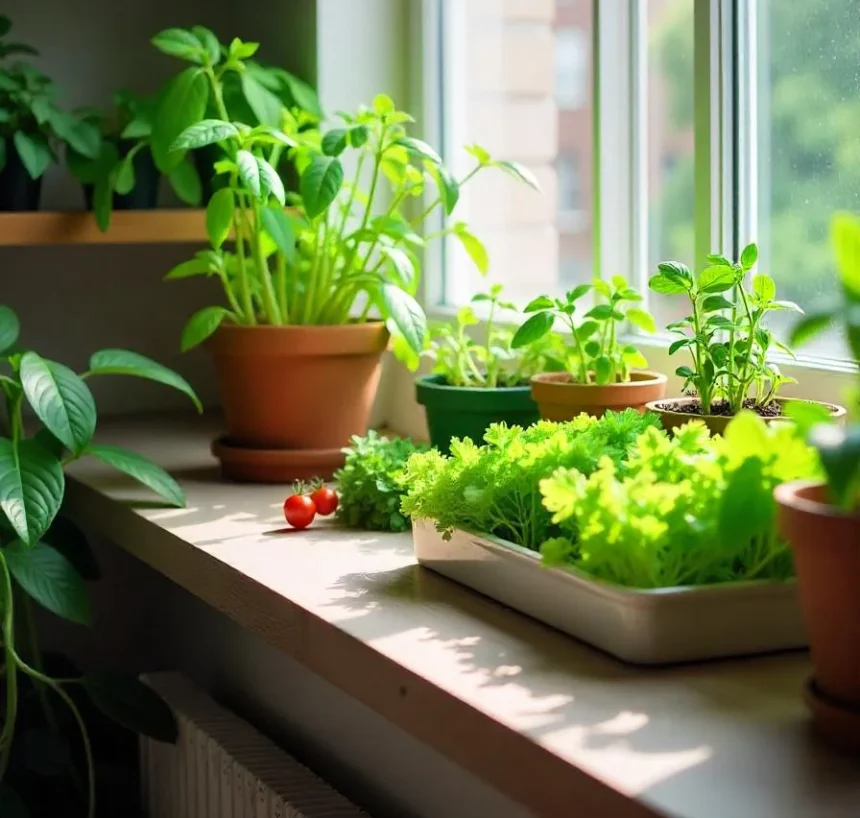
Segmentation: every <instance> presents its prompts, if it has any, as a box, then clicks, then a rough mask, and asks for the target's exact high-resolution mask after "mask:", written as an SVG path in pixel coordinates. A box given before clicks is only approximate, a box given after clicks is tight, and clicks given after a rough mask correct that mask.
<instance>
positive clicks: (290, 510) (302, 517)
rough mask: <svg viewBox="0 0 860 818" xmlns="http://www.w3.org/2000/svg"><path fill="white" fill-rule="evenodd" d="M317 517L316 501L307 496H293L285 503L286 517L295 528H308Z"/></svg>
mask: <svg viewBox="0 0 860 818" xmlns="http://www.w3.org/2000/svg"><path fill="white" fill-rule="evenodd" d="M316 515H317V508H316V506H315V505H314V501H313V500H311V498H310V497H308V496H307V495H306V494H291V495H290V496H289V497H287V499H286V501H285V502H284V517H286V518H287V522H288V523H289V524H290V525H291V526H292V527H293V528H307V527H308V526H309V525H310V524H311V523H312V522H313V521H314V517H316Z"/></svg>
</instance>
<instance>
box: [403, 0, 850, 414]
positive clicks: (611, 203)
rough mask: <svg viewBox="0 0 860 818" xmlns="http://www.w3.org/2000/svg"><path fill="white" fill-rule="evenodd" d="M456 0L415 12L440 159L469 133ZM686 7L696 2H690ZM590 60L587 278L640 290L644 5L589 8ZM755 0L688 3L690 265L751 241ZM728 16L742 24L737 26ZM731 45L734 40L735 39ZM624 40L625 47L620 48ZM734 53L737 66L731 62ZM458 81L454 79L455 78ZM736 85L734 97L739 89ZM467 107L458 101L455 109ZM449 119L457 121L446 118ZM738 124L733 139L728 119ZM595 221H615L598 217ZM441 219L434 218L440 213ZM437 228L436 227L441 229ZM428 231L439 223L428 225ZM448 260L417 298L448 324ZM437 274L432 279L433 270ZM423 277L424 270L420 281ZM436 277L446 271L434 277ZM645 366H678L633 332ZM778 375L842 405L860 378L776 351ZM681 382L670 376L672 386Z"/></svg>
mask: <svg viewBox="0 0 860 818" xmlns="http://www.w3.org/2000/svg"><path fill="white" fill-rule="evenodd" d="M463 2H464V0H421V2H420V3H415V4H414V7H415V8H416V9H417V11H416V12H414V14H413V21H414V24H413V35H414V38H415V39H414V40H413V42H414V44H415V47H414V49H412V50H411V54H412V55H413V56H412V59H413V60H414V55H415V54H421V55H422V56H421V69H420V71H419V72H418V73H419V77H420V80H419V81H418V82H417V84H416V85H415V90H416V94H417V96H416V100H420V110H421V113H422V115H421V122H422V123H423V126H424V132H425V136H426V138H427V139H428V140H430V141H431V143H432V144H438V145H440V146H441V147H442V153H443V155H445V156H451V155H452V151H456V150H460V149H461V148H462V144H464V143H465V142H467V141H468V135H467V134H457V133H452V132H451V128H450V127H447V128H446V127H445V125H446V124H449V125H450V124H451V123H446V115H447V112H449V111H450V110H452V104H451V101H450V98H449V99H446V100H443V90H442V89H443V86H444V87H445V88H446V89H449V93H450V89H456V88H458V87H460V88H462V86H463V83H462V77H463V71H465V70H466V66H465V65H461V64H459V60H461V59H462V55H463V54H464V53H466V52H465V48H466V47H467V46H466V44H465V43H464V44H460V45H459V46H458V45H457V44H456V43H454V47H453V48H449V49H448V50H447V53H445V54H444V55H443V54H442V42H443V40H445V39H447V38H456V37H457V36H458V28H457V27H456V26H454V25H451V24H450V15H447V16H446V15H442V14H441V13H440V10H441V8H442V6H443V4H449V5H450V6H456V4H458V3H459V4H462V3H463ZM691 2H692V0H691ZM592 3H593V20H594V32H593V37H594V41H593V54H594V61H595V64H594V70H593V77H594V88H593V94H594V104H593V110H594V123H593V128H594V162H595V166H594V169H593V173H594V185H593V189H594V194H593V196H594V200H593V212H594V215H593V219H594V252H593V263H594V269H595V271H600V270H631V271H633V273H632V275H631V278H632V279H633V280H634V281H635V283H636V285H637V286H638V287H639V288H641V289H643V290H644V289H647V278H648V275H649V270H648V267H647V190H646V187H645V186H646V184H647V180H646V173H645V168H647V161H646V159H647V142H646V139H647V128H645V127H642V125H644V117H645V115H646V111H647V70H646V54H645V49H644V48H642V47H641V46H642V43H643V42H644V40H643V38H642V36H640V35H641V32H642V28H643V26H645V25H646V23H647V21H646V19H645V15H646V8H647V7H646V5H645V3H644V2H642V0H592ZM756 5H757V4H756V0H696V3H695V20H694V29H695V58H694V66H695V82H696V87H695V98H696V105H695V115H694V128H695V144H696V148H695V151H696V154H695V230H696V247H695V254H696V259H695V262H696V264H697V265H700V264H701V263H702V261H703V260H704V256H705V255H706V254H707V253H710V252H723V253H726V254H727V255H730V256H732V257H736V256H737V253H738V252H739V248H740V247H742V246H743V244H745V243H746V242H747V241H749V240H750V239H751V238H752V237H753V236H755V235H756V228H757V224H756V222H757V218H758V203H757V196H758V191H757V175H756V171H757V168H756V162H757V156H758V150H757V143H756V140H757V138H758V134H757V129H756V127H755V126H754V124H753V123H754V121H755V120H754V117H753V116H752V114H753V112H754V111H755V107H756V104H757V93H758V91H757V78H756V57H757V55H756V43H757V36H756V32H757V28H756V26H757V23H758V20H757V15H756ZM735 15H741V17H742V19H740V20H739V21H737V24H736V21H735ZM736 37H737V40H736V39H735V38H736ZM623 43H627V44H628V47H627V48H626V49H625V48H623V47H622V44H623ZM735 54H737V55H738V59H737V60H735V57H734V55H735ZM457 77H459V78H460V82H459V83H458V82H455V81H454V78H457ZM735 89H738V93H737V94H736V93H735ZM463 104H464V101H463V100H462V99H460V100H459V101H458V100H457V99H455V100H454V103H453V110H454V111H456V110H457V108H458V107H459V106H460V105H463ZM447 118H448V119H450V120H453V121H454V122H456V119H457V117H456V115H454V116H450V117H447ZM735 121H737V122H738V123H739V125H738V127H739V128H741V130H740V133H739V138H738V139H736V138H735V129H734V122H735ZM603 213H610V214H612V216H611V218H607V219H603V218H601V215H602V214H603ZM438 218H439V220H440V222H441V216H439V217H438ZM437 226H438V225H437ZM428 228H429V229H436V227H435V226H433V225H430V226H428ZM447 256H448V253H447V250H446V248H445V247H444V246H439V245H435V246H431V247H429V248H428V250H427V251H426V255H425V275H424V276H423V286H422V293H421V296H422V298H423V302H424V304H425V306H426V308H427V311H428V314H429V315H430V317H431V318H450V317H451V315H452V314H453V313H454V312H455V308H454V307H452V306H450V305H447V304H446V303H445V296H446V289H447V288H446V282H445V275H444V270H445V269H446V268H447V267H448V264H446V262H447V261H448V259H447ZM437 271H438V272H437ZM428 273H429V274H428ZM440 273H442V274H440ZM629 339H630V340H631V341H633V342H634V343H636V344H637V345H638V346H639V347H640V348H641V349H642V351H643V352H644V354H645V355H646V357H647V358H648V360H649V364H650V366H651V367H652V368H654V369H657V370H659V371H662V372H666V373H672V372H674V370H675V369H676V367H678V366H679V365H681V364H682V363H683V362H682V361H681V360H680V359H679V358H678V357H677V356H676V357H674V358H670V357H669V355H668V341H667V340H666V338H665V337H663V338H654V337H649V336H644V335H641V334H631V335H630V336H629ZM774 360H775V361H777V362H778V363H779V365H780V367H781V369H782V371H783V372H784V373H785V374H786V375H790V376H792V377H794V378H796V379H797V380H798V381H799V384H798V385H797V386H794V385H790V386H787V387H785V388H784V390H783V391H782V393H783V394H785V395H787V396H791V395H794V396H803V397H806V398H810V399H814V400H825V401H832V402H840V401H844V396H845V393H846V391H847V389H848V388H849V387H850V385H851V384H852V382H853V380H854V379H855V378H856V372H857V367H856V366H855V365H854V364H852V363H851V362H849V361H841V360H837V359H828V358H820V357H811V356H803V355H802V354H799V355H798V360H796V361H794V360H792V359H791V358H789V357H788V356H782V355H775V356H774ZM680 386H681V382H680V379H676V380H674V381H672V380H671V379H670V387H669V388H670V390H673V389H674V390H676V391H677V390H679V389H680Z"/></svg>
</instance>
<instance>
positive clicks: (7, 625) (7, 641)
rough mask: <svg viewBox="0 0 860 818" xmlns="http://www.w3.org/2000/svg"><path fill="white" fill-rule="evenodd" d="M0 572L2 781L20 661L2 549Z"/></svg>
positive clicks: (9, 749)
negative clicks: (3, 695)
mask: <svg viewBox="0 0 860 818" xmlns="http://www.w3.org/2000/svg"><path fill="white" fill-rule="evenodd" d="M0 572H2V574H3V576H2V581H3V595H4V605H3V653H4V664H5V667H6V713H5V716H4V719H3V730H2V732H0V781H2V780H3V778H5V776H6V771H7V770H8V769H9V757H10V755H11V752H12V742H13V740H14V738H15V722H16V720H17V718H18V662H17V659H16V656H15V647H14V645H15V614H14V610H15V608H14V603H13V599H12V577H11V576H10V574H9V567H8V566H7V565H6V557H5V556H4V554H3V551H2V550H0Z"/></svg>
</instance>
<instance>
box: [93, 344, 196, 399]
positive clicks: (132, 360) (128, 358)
mask: <svg viewBox="0 0 860 818" xmlns="http://www.w3.org/2000/svg"><path fill="white" fill-rule="evenodd" d="M87 374H88V375H131V376H132V377H135V378H145V379H146V380H149V381H157V382H158V383H163V384H164V385H165V386H171V387H173V388H174V389H178V390H179V391H180V392H183V393H184V394H186V395H188V397H189V398H191V401H192V403H193V404H194V405H195V406H196V407H197V410H198V411H202V409H203V407H202V405H201V404H200V399H199V398H198V397H197V395H196V394H195V392H194V389H192V387H191V384H190V383H188V381H186V380H185V378H183V377H182V376H181V375H179V374H178V373H176V372H174V371H173V370H172V369H168V368H167V367H166V366H162V365H161V364H160V363H158V362H157V361H153V360H152V359H151V358H147V357H146V356H145V355H139V354H138V353H137V352H129V351H128V350H127V349H102V350H100V351H99V352H96V353H94V354H93V355H92V357H91V358H90V368H89V372H88V373H87Z"/></svg>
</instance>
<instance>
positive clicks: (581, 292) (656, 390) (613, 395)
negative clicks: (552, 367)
mask: <svg viewBox="0 0 860 818" xmlns="http://www.w3.org/2000/svg"><path fill="white" fill-rule="evenodd" d="M592 292H593V293H595V294H596V295H597V296H598V298H597V302H598V303H596V304H595V305H594V306H592V307H591V308H590V309H588V308H583V307H582V305H581V303H580V302H581V299H583V298H584V297H585V296H586V295H588V294H590V293H592ZM640 301H642V296H641V295H640V293H638V292H637V291H636V290H635V289H633V288H632V287H630V286H629V285H628V283H627V281H626V280H625V279H624V278H622V277H621V276H613V277H612V279H611V281H604V280H602V279H599V278H598V279H595V280H594V281H593V283H591V284H580V285H579V286H577V287H574V288H573V289H572V290H568V292H567V293H566V294H565V296H564V298H550V297H549V296H546V295H542V296H540V297H538V298H536V299H535V300H534V301H532V302H531V303H530V304H529V305H528V306H527V307H526V308H525V312H527V313H532V315H531V316H530V317H529V318H528V320H527V321H526V322H525V323H524V324H523V325H522V326H521V327H520V328H519V329H518V330H517V332H516V334H515V335H514V338H513V341H512V343H511V346H512V347H513V348H514V349H520V348H522V347H526V346H528V345H529V344H533V343H535V342H536V341H538V340H539V339H541V338H542V337H544V336H545V335H547V334H548V333H549V332H550V331H551V330H552V328H553V326H554V324H555V323H556V321H560V322H561V323H562V324H564V325H565V327H566V328H567V330H569V332H570V335H569V339H570V340H569V345H568V346H567V348H566V354H565V356H564V360H563V361H562V366H561V371H558V372H544V373H541V374H537V375H534V376H533V377H532V379H531V384H532V395H533V397H534V399H535V401H536V402H537V404H538V407H539V408H540V415H541V417H542V418H546V419H547V420H570V419H571V418H573V417H575V416H576V415H578V414H579V413H580V412H586V413H587V414H590V415H595V416H597V417H599V416H600V415H602V414H603V413H604V412H605V411H606V410H607V409H615V410H618V409H624V408H626V407H630V408H634V409H638V410H642V409H644V407H645V404H646V403H648V402H649V401H652V400H656V399H658V398H660V397H662V396H663V395H664V394H665V391H666V376H665V375H661V374H659V373H657V372H649V371H647V370H644V369H642V367H645V366H647V365H648V362H647V361H646V360H645V358H644V356H643V355H642V353H641V352H639V350H638V349H636V347H635V346H634V345H633V344H627V343H622V341H621V340H620V339H619V334H620V333H619V329H620V328H621V326H622V325H623V324H624V322H627V321H629V322H630V323H632V324H635V325H636V326H638V327H639V328H640V329H643V330H645V331H646V332H654V330H655V326H654V319H653V318H652V317H651V315H649V314H648V313H647V312H645V310H643V309H641V308H640V307H638V306H636V305H637V304H638V303H639V302H640ZM579 309H581V310H582V313H581V314H579V313H578V312H577V310H579Z"/></svg>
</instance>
